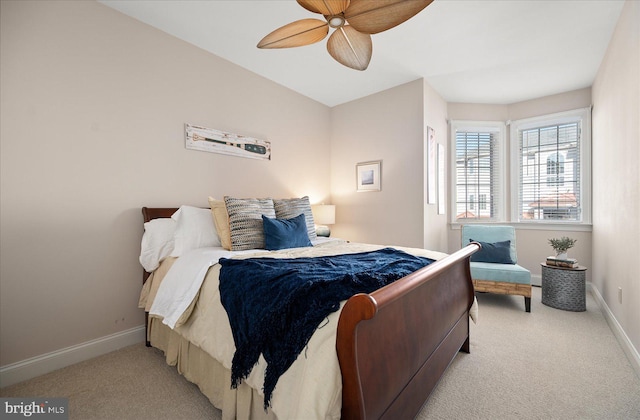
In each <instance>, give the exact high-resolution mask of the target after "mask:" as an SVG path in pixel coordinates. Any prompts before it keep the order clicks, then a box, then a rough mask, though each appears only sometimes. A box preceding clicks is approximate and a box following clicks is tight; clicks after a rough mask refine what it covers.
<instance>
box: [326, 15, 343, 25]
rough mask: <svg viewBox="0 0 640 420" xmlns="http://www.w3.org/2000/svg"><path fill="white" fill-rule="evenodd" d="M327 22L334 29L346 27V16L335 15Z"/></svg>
mask: <svg viewBox="0 0 640 420" xmlns="http://www.w3.org/2000/svg"><path fill="white" fill-rule="evenodd" d="M327 22H328V23H329V26H331V27H332V28H341V27H342V26H344V22H345V20H344V16H340V15H335V16H330V17H328V18H327Z"/></svg>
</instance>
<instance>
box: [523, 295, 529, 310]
mask: <svg viewBox="0 0 640 420" xmlns="http://www.w3.org/2000/svg"><path fill="white" fill-rule="evenodd" d="M524 310H525V311H527V312H531V298H530V297H526V296H525V298H524Z"/></svg>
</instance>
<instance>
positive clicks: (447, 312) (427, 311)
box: [336, 243, 480, 419]
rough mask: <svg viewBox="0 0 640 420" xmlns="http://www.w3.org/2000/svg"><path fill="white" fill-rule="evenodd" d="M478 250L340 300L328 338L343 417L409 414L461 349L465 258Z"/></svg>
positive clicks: (465, 338)
mask: <svg viewBox="0 0 640 420" xmlns="http://www.w3.org/2000/svg"><path fill="white" fill-rule="evenodd" d="M479 249H480V245H479V244H477V243H471V244H469V245H468V246H466V247H465V248H463V249H461V250H460V251H458V252H456V253H454V254H451V255H449V256H447V257H445V258H443V259H442V260H439V261H436V262H434V263H432V264H430V265H429V266H427V267H425V268H423V269H421V270H419V271H416V272H414V273H412V274H410V275H408V276H406V277H404V278H402V279H400V280H398V281H396V282H394V283H392V284H391V285H389V286H385V287H383V288H381V289H379V290H377V291H375V292H373V293H370V294H358V295H355V296H353V297H351V298H350V299H349V300H348V301H347V303H346V304H345V306H344V308H343V309H342V313H341V315H340V320H339V322H338V335H337V340H336V348H337V352H338V359H339V362H340V369H341V371H342V384H343V389H342V392H343V396H342V401H343V405H342V418H343V419H399V418H406V419H409V418H414V417H415V416H416V415H417V413H418V412H419V411H420V409H421V407H422V406H423V405H424V403H425V402H426V400H427V399H428V398H429V395H430V394H431V392H432V391H433V389H434V388H435V387H436V385H437V384H438V382H439V380H440V378H441V376H442V374H443V373H444V371H445V370H446V369H447V367H448V366H449V364H450V363H451V362H452V361H453V359H454V357H455V356H456V354H457V353H458V351H459V350H463V351H465V352H469V309H470V308H471V305H472V304H473V298H474V289H473V283H472V281H471V273H470V268H469V258H470V256H471V254H473V253H474V252H476V251H477V250H479Z"/></svg>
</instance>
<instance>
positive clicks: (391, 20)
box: [344, 0, 433, 34]
mask: <svg viewBox="0 0 640 420" xmlns="http://www.w3.org/2000/svg"><path fill="white" fill-rule="evenodd" d="M432 2H433V0H376V1H370V0H351V4H350V5H349V7H348V8H347V10H345V12H344V17H345V18H346V19H347V22H349V25H351V26H353V27H354V28H355V29H356V30H357V31H359V32H362V33H365V34H377V33H379V32H382V31H386V30H387V29H391V28H393V27H394V26H397V25H400V24H401V23H402V22H404V21H406V20H409V19H410V18H412V17H413V16H415V15H417V14H418V13H419V12H420V11H421V10H422V9H424V8H425V7H427V6H428V5H430V4H431V3H432Z"/></svg>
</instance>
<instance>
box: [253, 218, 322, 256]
mask: <svg viewBox="0 0 640 420" xmlns="http://www.w3.org/2000/svg"><path fill="white" fill-rule="evenodd" d="M262 222H263V225H264V243H265V248H267V249H268V250H269V251H275V250H277V249H287V248H300V247H305V246H313V245H311V241H310V240H309V235H308V234H307V221H306V218H305V215H304V214H302V213H301V214H299V215H298V216H296V217H294V218H293V219H270V218H268V217H266V216H262Z"/></svg>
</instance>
